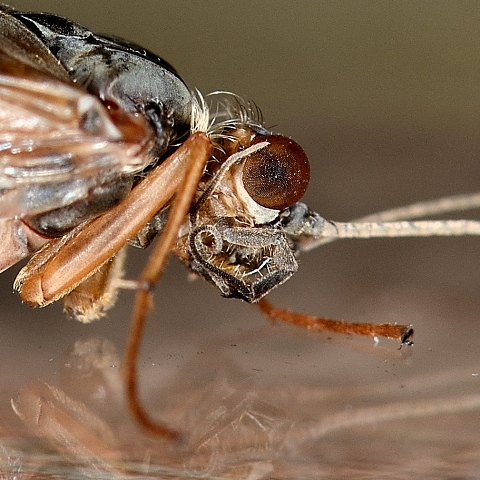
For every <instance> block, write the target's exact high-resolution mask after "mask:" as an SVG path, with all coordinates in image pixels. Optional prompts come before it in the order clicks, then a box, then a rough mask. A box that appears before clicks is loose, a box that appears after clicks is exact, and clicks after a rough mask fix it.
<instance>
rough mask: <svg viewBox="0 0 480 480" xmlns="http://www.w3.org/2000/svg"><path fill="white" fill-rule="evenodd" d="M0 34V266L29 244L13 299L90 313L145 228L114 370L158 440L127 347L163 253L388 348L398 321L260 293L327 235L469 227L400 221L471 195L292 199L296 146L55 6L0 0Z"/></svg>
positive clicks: (298, 317) (232, 293) (406, 332)
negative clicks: (315, 205) (352, 203)
mask: <svg viewBox="0 0 480 480" xmlns="http://www.w3.org/2000/svg"><path fill="white" fill-rule="evenodd" d="M0 32H1V33H0V146H1V147H0V148H1V150H0V155H1V160H0V238H1V239H2V250H1V252H0V271H3V270H5V269H7V268H9V267H10V266H12V265H14V264H15V263H17V262H18V261H19V260H21V259H23V258H25V257H27V256H29V255H31V254H33V256H32V257H31V259H30V261H29V262H28V264H27V265H26V266H25V267H24V268H23V269H22V270H21V271H20V273H19V275H18V277H17V279H16V281H15V289H16V290H17V291H18V292H19V294H20V296H21V298H22V300H23V301H24V302H26V303H28V304H30V305H32V306H40V307H41V306H45V305H48V304H50V303H52V302H54V301H56V300H59V299H62V298H63V299H64V309H65V311H66V312H67V314H68V315H69V316H71V317H74V318H76V319H78V320H80V321H82V322H90V321H92V320H95V319H97V318H100V317H101V316H103V315H104V314H105V311H106V310H108V308H110V307H111V306H112V305H113V304H114V302H115V297H116V293H117V289H118V287H119V286H122V285H125V284H126V282H125V281H123V280H122V279H121V273H122V262H123V259H124V254H123V248H124V247H125V246H126V245H127V244H131V245H134V246H137V247H142V248H144V247H146V246H148V245H149V244H150V243H151V242H152V240H153V239H154V238H155V237H156V235H157V234H158V233H161V236H160V240H159V242H158V243H157V244H156V246H155V248H154V250H153V252H152V255H151V257H150V260H149V262H148V263H147V265H146V267H145V269H144V271H143V273H142V274H141V276H140V278H139V279H138V280H137V281H136V282H135V283H134V285H135V288H136V290H137V294H136V301H135V308H134V316H133V321H132V327H131V332H130V335H129V341H128V346H127V355H126V360H125V378H126V384H127V390H128V399H129V405H130V408H131V410H132V412H133V413H134V415H135V416H136V418H137V419H138V420H139V421H140V423H141V424H142V425H143V426H144V427H145V428H147V429H149V430H150V431H153V432H155V433H157V434H159V435H161V436H163V437H166V438H177V437H178V433H177V432H176V431H173V430H171V429H170V428H168V427H167V426H165V425H163V424H157V423H156V422H154V421H153V420H151V419H150V417H149V416H148V414H147V413H146V412H145V411H144V409H143V408H142V406H141V405H140V403H139V401H138V395H137V393H138V392H137V375H136V359H137V357H138V351H139V348H140V340H141V336H142V332H143V326H144V323H145V319H146V315H147V312H148V311H149V310H150V309H151V304H152V290H153V287H154V286H155V284H156V283H157V282H158V280H159V278H160V276H161V273H162V271H163V268H164V265H165V262H166V259H167V257H168V255H170V253H173V254H175V255H176V256H178V257H179V258H180V259H181V260H182V262H183V263H184V264H185V265H186V266H187V267H188V268H189V269H190V270H191V271H192V272H194V273H195V274H197V275H200V276H202V277H203V278H205V279H206V280H207V281H209V282H210V283H212V284H213V285H215V286H216V287H217V288H218V289H219V290H220V292H221V294H222V295H223V296H225V297H236V298H241V299H243V300H246V301H247V302H251V303H255V304H256V305H258V306H259V308H260V309H261V310H262V311H263V312H264V313H265V314H266V315H267V316H268V317H269V318H271V319H280V320H284V321H287V322H290V323H293V324H296V325H300V326H303V327H306V328H309V329H313V330H330V331H334V332H339V333H355V334H361V335H369V336H372V337H377V336H385V337H389V338H395V339H398V340H399V341H400V342H401V344H402V345H403V344H405V343H407V344H409V343H411V341H410V338H411V336H412V335H413V330H412V328H411V326H408V325H390V324H384V325H374V324H369V323H366V324H358V323H357V324H349V323H345V322H339V321H334V320H328V319H322V318H319V317H313V316H307V315H302V314H297V313H292V312H289V311H287V310H283V309H278V308H276V307H274V306H272V305H271V304H270V303H268V302H267V300H265V298H264V296H265V295H266V294H267V293H268V292H270V291H271V290H272V289H273V288H275V287H276V286H278V285H280V284H282V283H283V282H285V281H286V280H287V279H288V278H290V277H291V276H292V275H293V274H294V273H295V272H296V271H297V269H298V263H297V260H296V257H297V255H298V254H299V253H300V252H301V251H307V250H310V249H312V248H316V247H317V246H319V245H321V244H323V243H326V242H329V241H332V240H335V239H338V238H352V237H363V238H365V237H374V236H377V237H380V236H429V235H467V234H472V235H478V234H480V226H479V223H478V222H474V221H463V220H461V221H424V222H418V221H417V222H412V221H405V220H406V219H410V220H411V219H413V218H417V217H422V216H426V215H430V214H437V213H443V212H447V211H452V210H459V209H462V208H472V207H474V206H478V205H479V204H480V201H479V199H478V198H477V196H465V197H454V198H450V199H443V200H440V201H436V202H432V203H425V204H419V205H414V206H412V207H406V208H403V209H398V210H393V211H389V212H383V213H381V214H378V215H376V216H375V215H374V216H371V217H368V218H364V219H361V221H359V222H352V223H339V222H331V221H326V220H325V219H324V218H323V217H321V216H320V215H319V214H318V213H316V212H314V211H313V210H311V209H310V208H308V207H307V206H306V205H305V204H303V203H301V202H299V200H300V199H301V197H302V196H303V194H304V193H305V191H306V189H307V185H308V182H309V178H310V167H309V163H308V159H307V156H306V154H305V152H304V151H303V150H302V148H301V147H300V146H299V145H298V144H297V143H296V142H294V141H293V140H291V139H290V138H288V137H285V136H282V135H277V134H274V133H272V132H270V131H268V130H267V129H266V128H265V127H264V126H263V121H262V118H261V115H260V113H259V111H258V109H257V108H256V107H255V106H254V105H252V104H250V103H249V102H246V101H244V100H242V99H240V98H239V97H237V96H235V95H233V94H226V93H222V92H218V93H217V94H215V95H213V96H211V97H209V98H210V101H211V102H212V105H209V106H208V105H207V103H206V102H205V100H204V99H203V97H202V96H201V95H199V94H193V93H192V92H191V91H190V90H189V89H188V88H187V86H186V85H185V83H184V82H183V80H182V79H181V78H180V77H179V75H178V74H177V72H176V71H175V69H174V68H173V67H172V66H171V65H170V64H168V63H167V62H165V61H164V60H162V59H161V58H159V57H157V56H155V55H154V54H152V53H150V52H148V51H146V50H145V49H143V48H141V47H139V46H137V45H135V44H133V43H131V42H127V41H124V40H120V39H118V38H111V37H106V36H100V35H96V34H94V33H92V32H90V31H89V30H88V29H86V28H84V27H82V26H80V25H78V24H76V23H74V22H72V21H70V20H67V19H65V18H62V17H58V16H54V15H50V14H41V13H25V12H19V11H16V10H14V9H12V8H10V7H7V6H5V5H3V6H0ZM400 220H403V221H400ZM130 284H131V282H130Z"/></svg>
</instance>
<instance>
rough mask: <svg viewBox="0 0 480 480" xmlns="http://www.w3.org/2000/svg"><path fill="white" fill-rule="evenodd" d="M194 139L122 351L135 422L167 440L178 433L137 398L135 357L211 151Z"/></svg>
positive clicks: (145, 273)
mask: <svg viewBox="0 0 480 480" xmlns="http://www.w3.org/2000/svg"><path fill="white" fill-rule="evenodd" d="M196 135H197V136H198V140H197V141H196V142H195V143H194V144H193V145H192V147H191V153H190V156H191V158H190V160H189V162H188V166H187V169H186V173H185V175H184V178H183V181H182V183H181V185H180V188H179V190H178V192H177V195H176V197H175V200H174V202H173V206H172V211H171V213H170V217H169V218H168V221H167V224H166V225H165V228H164V230H163V233H162V236H161V237H160V240H159V242H158V243H157V245H156V246H155V249H154V251H153V252H152V254H151V255H150V258H149V261H148V263H147V265H146V266H145V268H144V270H143V272H142V274H141V275H140V277H139V279H138V290H137V294H136V297H135V306H134V312H133V318H132V325H131V329H130V333H129V336H128V344H127V350H126V355H125V383H126V389H127V398H128V406H129V408H130V410H131V412H132V414H133V415H134V417H135V418H136V419H137V420H138V422H139V423H140V424H141V425H142V426H143V427H144V428H145V429H146V430H148V431H150V432H151V433H154V434H155V435H159V436H161V437H164V438H166V439H169V440H178V439H179V438H180V436H179V433H178V432H176V431H175V430H172V429H171V428H169V427H167V426H166V425H164V424H161V423H158V422H156V421H155V420H153V419H152V418H151V417H150V416H149V415H148V413H147V412H146V411H145V409H144V408H143V406H142V405H141V402H140V400H139V398H138V382H137V360H138V355H139V350H140V344H141V340H142V334H143V330H144V327H145V321H146V316H147V313H148V312H149V311H150V310H152V306H153V298H152V291H153V288H154V286H155V285H156V283H157V282H158V280H159V279H160V276H161V274H162V272H163V269H164V267H165V264H166V261H167V258H168V256H169V254H170V252H171V250H172V247H173V245H174V243H175V241H176V239H177V235H178V230H179V228H180V226H181V225H182V224H183V222H184V221H185V216H186V215H187V213H188V211H189V209H190V206H191V204H192V202H193V199H194V196H195V193H196V190H197V186H198V183H199V181H200V178H201V176H202V173H203V169H204V166H205V164H206V162H207V160H208V159H209V158H210V155H211V149H212V147H211V143H210V140H208V138H207V137H206V136H205V135H201V134H196Z"/></svg>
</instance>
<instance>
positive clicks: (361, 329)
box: [257, 298, 414, 346]
mask: <svg viewBox="0 0 480 480" xmlns="http://www.w3.org/2000/svg"><path fill="white" fill-rule="evenodd" d="M257 306H258V308H259V309H260V310H261V311H262V312H263V313H264V314H265V315H266V316H267V317H268V318H269V319H270V320H282V321H283V322H287V323H291V324H293V325H297V326H299V327H303V328H307V329H308V330H315V331H321V330H323V331H328V332H334V333H343V334H353V335H364V336H368V337H373V338H375V337H386V338H392V339H395V340H399V341H400V343H401V346H402V345H404V344H406V345H412V341H411V338H412V337H413V333H414V332H413V328H412V327H411V325H395V324H390V323H382V324H374V323H348V322H343V321H340V320H330V319H328V318H320V317H314V316H311V315H305V314H302V313H296V312H291V311H290V310H284V309H282V308H277V307H275V306H273V305H272V304H271V303H270V302H269V301H268V300H266V299H265V298H262V299H261V300H260V301H259V302H258V303H257Z"/></svg>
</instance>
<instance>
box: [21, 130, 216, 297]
mask: <svg viewBox="0 0 480 480" xmlns="http://www.w3.org/2000/svg"><path fill="white" fill-rule="evenodd" d="M199 144H200V145H208V146H210V140H208V138H207V137H206V135H205V134H202V133H195V134H192V135H191V136H190V137H189V139H187V140H186V141H185V142H184V143H183V145H182V146H180V147H179V148H178V149H177V150H176V151H175V153H173V154H172V155H171V156H170V157H168V158H167V159H166V160H164V161H163V162H162V163H161V164H160V165H159V166H158V167H157V168H155V169H154V170H153V171H152V172H150V174H149V175H147V176H146V177H145V179H143V180H142V181H141V182H140V183H139V184H138V185H137V186H136V187H135V188H134V189H133V190H132V191H131V192H130V193H129V194H128V195H127V197H126V198H125V199H124V200H123V201H122V202H120V203H119V204H118V205H117V206H115V207H113V208H112V209H111V210H109V211H108V212H106V213H104V214H103V215H100V216H99V217H97V218H95V219H94V220H92V221H89V223H88V224H86V225H81V226H79V227H77V229H75V230H73V231H72V232H70V233H68V234H67V235H65V236H64V237H61V238H60V239H55V240H52V241H51V242H49V243H48V245H46V246H45V247H44V248H43V249H42V250H40V252H39V253H38V254H36V255H34V256H33V257H32V259H31V260H30V262H29V263H28V264H27V265H26V267H24V268H23V269H22V270H21V271H20V273H19V275H18V277H17V280H16V281H15V285H14V287H15V288H16V289H17V290H18V291H19V292H20V295H21V297H22V299H23V300H24V301H25V302H26V303H28V304H30V305H32V306H44V305H48V304H49V303H52V302H54V301H56V300H58V299H59V298H62V297H64V296H65V295H66V294H67V293H69V292H70V291H72V290H73V289H74V288H75V287H76V286H77V285H79V284H80V283H82V282H83V281H84V280H85V279H87V278H88V277H89V276H90V275H92V274H93V273H95V272H96V271H97V270H98V269H99V268H100V267H101V266H102V265H103V264H104V263H105V262H107V261H108V260H109V259H110V258H111V257H112V256H113V255H115V254H116V253H117V252H118V251H119V250H120V249H121V248H122V247H123V246H124V245H125V244H126V243H127V241H128V240H129V239H130V238H132V237H134V236H135V234H136V233H137V232H138V231H139V230H140V229H141V228H142V227H143V226H144V225H145V224H146V223H147V222H148V221H149V220H150V219H151V218H152V217H153V216H154V215H155V214H156V213H157V212H158V211H159V210H160V209H161V208H162V207H163V206H164V205H165V204H166V203H167V202H168V201H169V200H170V199H171V197H172V196H173V195H174V194H175V193H176V192H177V191H178V188H179V186H180V183H181V181H182V178H183V172H185V171H186V169H187V168H188V163H189V161H190V158H191V157H192V155H197V152H198V151H199V149H201V147H199V146H198V145H199ZM204 148H206V147H204Z"/></svg>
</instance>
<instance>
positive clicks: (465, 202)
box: [299, 193, 480, 251]
mask: <svg viewBox="0 0 480 480" xmlns="http://www.w3.org/2000/svg"><path fill="white" fill-rule="evenodd" d="M475 208H480V193H473V194H466V195H457V196H453V197H444V198H440V199H437V200H432V201H427V202H418V203H414V204H412V205H407V206H404V207H399V208H394V209H391V210H385V211H383V212H379V213H374V214H372V215H367V216H365V217H361V218H358V219H356V220H353V221H352V222H334V221H330V220H325V219H324V218H323V217H321V216H320V215H318V214H312V215H310V216H308V220H307V217H306V218H305V222H306V223H308V232H306V233H307V234H306V235H305V236H304V237H303V238H302V239H301V241H300V245H299V250H301V251H309V250H313V249H314V248H317V247H319V246H321V245H325V244H326V243H330V242H333V241H335V240H339V239H341V238H382V237H384V238H385V237H388V238H394V237H433V236H451V237H458V236H465V235H480V221H477V220H423V221H411V219H415V218H422V217H429V216H434V215H441V214H445V213H452V212H459V211H466V210H472V209H475ZM407 220H408V221H407ZM306 237H307V238H306Z"/></svg>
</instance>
